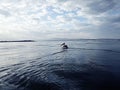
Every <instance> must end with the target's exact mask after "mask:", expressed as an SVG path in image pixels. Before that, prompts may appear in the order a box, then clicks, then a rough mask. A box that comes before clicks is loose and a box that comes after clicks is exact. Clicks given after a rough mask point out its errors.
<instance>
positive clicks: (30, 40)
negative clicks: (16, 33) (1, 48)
mask: <svg viewBox="0 0 120 90" xmlns="http://www.w3.org/2000/svg"><path fill="white" fill-rule="evenodd" d="M5 42H35V41H34V40H9V41H7V40H6V41H0V43H5Z"/></svg>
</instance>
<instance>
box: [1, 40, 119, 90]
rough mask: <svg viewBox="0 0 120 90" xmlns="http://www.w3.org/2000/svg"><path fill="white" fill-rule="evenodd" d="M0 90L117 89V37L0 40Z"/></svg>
mask: <svg viewBox="0 0 120 90" xmlns="http://www.w3.org/2000/svg"><path fill="white" fill-rule="evenodd" d="M62 42H66V44H67V45H68V46H69V49H67V50H63V49H61V47H60V44H61V43H62ZM0 90H120V40H69V41H57V40H56V41H37V42H14V43H12V42H11V43H0Z"/></svg>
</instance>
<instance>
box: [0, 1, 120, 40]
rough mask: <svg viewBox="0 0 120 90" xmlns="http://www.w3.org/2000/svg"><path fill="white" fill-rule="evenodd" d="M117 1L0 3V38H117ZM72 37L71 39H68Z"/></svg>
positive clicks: (119, 30) (119, 9)
mask: <svg viewBox="0 0 120 90" xmlns="http://www.w3.org/2000/svg"><path fill="white" fill-rule="evenodd" d="M119 24H120V3H118V1H117V0H36V1H35V0H12V1H11V0H1V3H0V34H1V36H0V39H3V38H4V39H5V38H10V35H12V36H11V38H13V39H14V38H16V39H17V38H18V39H19V38H30V39H31V38H33V39H40V38H41V39H42V38H44V37H45V38H46V39H47V38H53V37H54V38H55V37H58V38H60V37H68V38H102V37H104V38H110V37H111V38H120V36H119V33H120V26H119ZM70 35H71V37H69V36H70Z"/></svg>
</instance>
